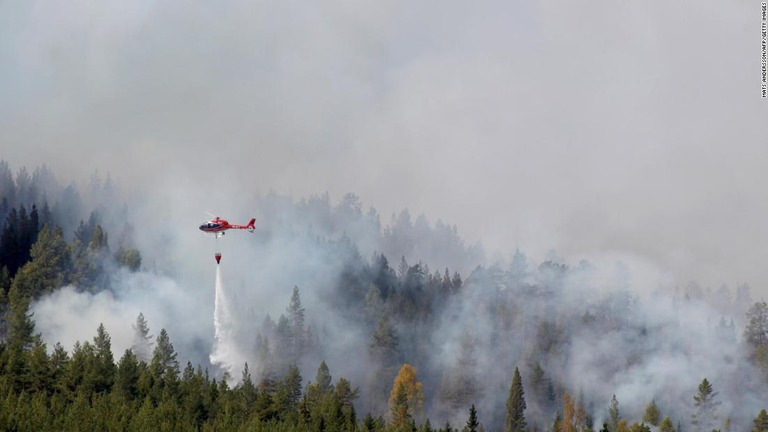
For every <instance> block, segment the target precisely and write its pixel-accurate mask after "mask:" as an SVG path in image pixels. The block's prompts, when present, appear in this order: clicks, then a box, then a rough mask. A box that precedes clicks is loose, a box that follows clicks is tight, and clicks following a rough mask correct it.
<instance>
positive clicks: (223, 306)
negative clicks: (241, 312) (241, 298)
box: [210, 265, 244, 377]
mask: <svg viewBox="0 0 768 432" xmlns="http://www.w3.org/2000/svg"><path fill="white" fill-rule="evenodd" d="M213 327H214V341H213V350H212V351H211V356H210V360H211V363H212V364H215V365H218V366H220V367H221V368H223V369H224V370H226V371H227V372H229V374H230V377H232V376H234V375H235V373H234V372H236V370H237V368H239V367H242V366H243V362H244V360H243V357H242V356H241V355H240V354H239V352H238V349H237V346H236V341H235V334H234V333H235V332H234V330H235V329H234V323H233V318H232V312H231V310H230V307H229V301H228V299H227V296H226V292H225V291H224V284H223V283H222V277H221V266H219V265H216V297H215V303H214V311H213Z"/></svg>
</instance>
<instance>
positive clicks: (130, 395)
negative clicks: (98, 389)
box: [114, 349, 140, 401]
mask: <svg viewBox="0 0 768 432" xmlns="http://www.w3.org/2000/svg"><path fill="white" fill-rule="evenodd" d="M139 374H140V369H139V359H138V358H137V357H136V355H135V354H134V353H133V351H132V350H130V349H127V350H125V353H124V354H123V356H122V357H121V358H120V362H119V363H118V364H117V372H116V373H115V385H114V388H115V390H114V391H115V392H117V394H118V395H120V396H121V397H123V398H124V399H125V400H127V401H133V400H134V399H135V398H136V397H137V396H138V381H139Z"/></svg>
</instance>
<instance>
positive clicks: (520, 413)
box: [504, 367, 527, 432]
mask: <svg viewBox="0 0 768 432" xmlns="http://www.w3.org/2000/svg"><path fill="white" fill-rule="evenodd" d="M525 408H526V405H525V391H524V390H523V380H522V378H520V370H518V368H517V367H515V372H514V374H513V375H512V385H511V386H510V387H509V397H507V417H506V422H505V425H504V431H505V432H524V431H525V428H526V426H527V425H526V422H525Z"/></svg>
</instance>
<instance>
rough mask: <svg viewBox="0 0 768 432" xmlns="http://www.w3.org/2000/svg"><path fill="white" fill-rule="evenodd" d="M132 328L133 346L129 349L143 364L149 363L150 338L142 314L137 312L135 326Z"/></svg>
mask: <svg viewBox="0 0 768 432" xmlns="http://www.w3.org/2000/svg"><path fill="white" fill-rule="evenodd" d="M132 327H133V344H132V345H131V349H132V350H133V353H134V354H136V357H137V358H138V359H139V360H140V361H143V362H144V363H149V361H150V360H151V359H152V345H153V343H152V336H151V335H150V334H149V326H148V325H147V320H146V319H145V318H144V313H143V312H139V316H137V317H136V324H132Z"/></svg>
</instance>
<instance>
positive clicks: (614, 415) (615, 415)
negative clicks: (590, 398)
mask: <svg viewBox="0 0 768 432" xmlns="http://www.w3.org/2000/svg"><path fill="white" fill-rule="evenodd" d="M620 421H621V414H620V413H619V401H618V400H617V399H616V395H613V397H611V405H610V407H609V408H608V429H609V430H610V431H611V432H616V431H617V430H618V429H619V422H620Z"/></svg>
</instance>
